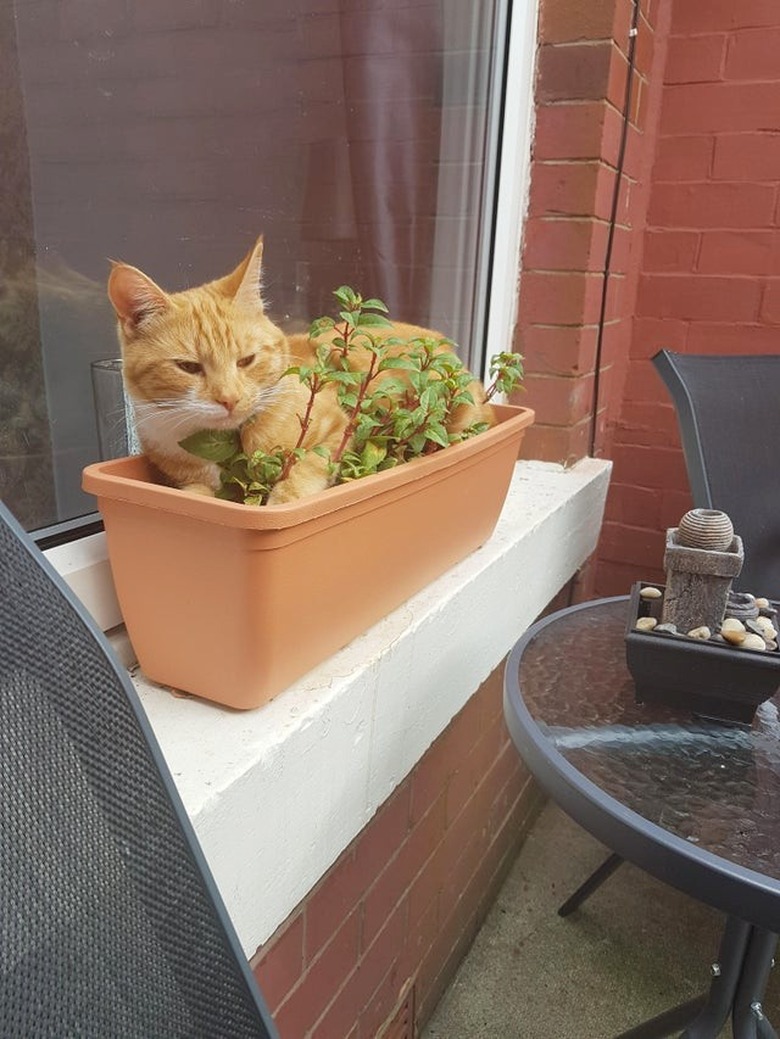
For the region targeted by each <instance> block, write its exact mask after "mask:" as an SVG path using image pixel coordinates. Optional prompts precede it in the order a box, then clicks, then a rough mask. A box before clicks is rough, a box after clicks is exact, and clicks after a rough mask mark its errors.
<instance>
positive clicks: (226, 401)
mask: <svg viewBox="0 0 780 1039" xmlns="http://www.w3.org/2000/svg"><path fill="white" fill-rule="evenodd" d="M217 404H221V405H222V407H223V408H224V409H225V411H226V412H227V413H228V415H232V414H233V409H234V408H235V406H236V404H238V397H222V398H220V400H218V401H217Z"/></svg>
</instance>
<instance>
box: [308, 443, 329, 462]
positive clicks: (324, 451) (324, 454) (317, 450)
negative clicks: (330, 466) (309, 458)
mask: <svg viewBox="0 0 780 1039" xmlns="http://www.w3.org/2000/svg"><path fill="white" fill-rule="evenodd" d="M312 451H313V452H314V454H315V455H319V456H320V458H327V459H328V460H330V448H329V447H326V446H325V445H324V444H317V445H316V447H313V448H312Z"/></svg>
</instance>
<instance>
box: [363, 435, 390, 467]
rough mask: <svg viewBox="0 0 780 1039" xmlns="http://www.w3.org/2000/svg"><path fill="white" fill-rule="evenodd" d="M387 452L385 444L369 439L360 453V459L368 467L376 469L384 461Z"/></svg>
mask: <svg viewBox="0 0 780 1039" xmlns="http://www.w3.org/2000/svg"><path fill="white" fill-rule="evenodd" d="M386 454H387V448H386V447H385V445H384V444H375V443H374V441H373V440H368V441H367V442H366V443H365V445H364V446H363V450H362V451H361V453H360V460H361V462H362V463H363V465H364V466H365V467H366V469H369V470H374V469H376V467H377V466H378V465H379V463H380V462H382V461H384V458H385V455H386Z"/></svg>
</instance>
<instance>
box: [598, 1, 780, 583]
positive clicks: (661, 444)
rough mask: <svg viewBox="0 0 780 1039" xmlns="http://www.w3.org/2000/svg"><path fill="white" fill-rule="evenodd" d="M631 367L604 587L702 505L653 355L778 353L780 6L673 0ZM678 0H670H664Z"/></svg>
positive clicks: (646, 570) (616, 436)
mask: <svg viewBox="0 0 780 1039" xmlns="http://www.w3.org/2000/svg"><path fill="white" fill-rule="evenodd" d="M666 2H667V4H668V6H669V7H670V25H669V35H668V49H667V53H666V61H665V67H664V69H663V77H662V79H663V85H662V101H661V111H660V121H659V124H658V136H657V143H656V146H655V149H654V150H655V161H654V165H653V167H652V173H651V178H650V195H649V203H648V211H647V229H646V232H645V234H644V240H643V251H642V256H641V272H640V280H639V291H638V294H637V298H636V316H635V319H634V323H633V334H632V337H631V342H630V355H629V366H628V377H627V381H626V386H625V394H624V399H623V402H622V408H621V411H620V415H619V420H618V422H617V424H616V426H615V428H614V430H613V436H612V446H611V449H610V454H611V457H612V458H613V459H614V470H613V478H612V486H611V490H610V494H609V499H608V503H607V512H606V521H605V524H604V535H603V537H602V541H601V545H600V549H599V566H598V573H597V578H596V591H597V592H598V593H599V594H611V593H619V592H624V591H626V590H627V588H628V585H629V584H630V582H631V581H632V580H635V579H636V576H637V575H638V574H641V575H642V576H643V577H646V578H651V579H652V578H654V577H660V576H661V573H660V567H661V565H662V556H663V542H664V531H665V529H666V528H667V527H668V526H672V525H676V523H677V521H678V520H679V518H680V516H681V515H682V514H683V513H684V512H685V511H686V509H688V508H690V504H691V502H690V496H689V493H688V490H687V488H688V482H687V477H686V473H685V467H684V462H683V458H682V453H681V450H680V447H679V439H678V434H677V423H676V418H675V413H674V410H673V408H672V405H671V404H670V403H669V398H668V396H667V394H666V391H665V389H664V388H663V386H662V384H661V382H660V380H659V379H658V377H657V376H656V375H655V372H654V369H653V368H652V366H651V363H650V358H651V357H652V355H653V354H655V353H656V352H657V351H658V350H659V349H661V348H662V347H668V348H670V349H673V350H677V351H682V352H690V353H777V352H778V344H780V338H779V337H778V333H779V332H780V329H778V324H780V210H779V208H778V204H779V202H780V190H779V189H780V135H779V134H780V64H778V60H777V55H778V47H779V46H780V5H779V4H777V3H774V2H773V0H740V3H732V2H731V0H700V2H698V3H696V4H691V3H689V2H686V0H673V2H672V3H670V4H669V3H668V0H666ZM662 6H664V4H662Z"/></svg>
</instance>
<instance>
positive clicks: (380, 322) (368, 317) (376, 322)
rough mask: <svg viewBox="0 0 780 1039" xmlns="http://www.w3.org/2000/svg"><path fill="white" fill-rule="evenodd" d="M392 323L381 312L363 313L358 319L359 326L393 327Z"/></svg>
mask: <svg viewBox="0 0 780 1039" xmlns="http://www.w3.org/2000/svg"><path fill="white" fill-rule="evenodd" d="M392 324H393V323H392V321H388V320H387V318H386V317H382V315H381V314H361V315H360V317H359V318H358V319H357V325H358V328H391V327H392Z"/></svg>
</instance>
